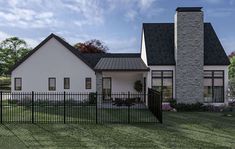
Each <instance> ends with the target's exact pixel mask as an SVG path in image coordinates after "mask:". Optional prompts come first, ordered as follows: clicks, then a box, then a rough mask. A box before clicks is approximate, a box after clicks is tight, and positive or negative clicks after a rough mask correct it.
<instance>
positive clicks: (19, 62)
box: [8, 33, 93, 73]
mask: <svg viewBox="0 0 235 149" xmlns="http://www.w3.org/2000/svg"><path fill="white" fill-rule="evenodd" d="M51 38H55V39H56V40H57V41H58V42H59V43H61V44H62V45H63V46H64V47H66V48H67V49H68V50H69V51H70V52H72V53H73V54H74V55H75V56H77V57H78V58H79V59H81V60H82V61H83V62H84V63H85V64H87V65H88V66H89V67H90V68H93V67H92V65H91V64H89V63H88V62H87V61H86V60H85V59H84V57H82V56H81V52H79V51H78V50H77V49H75V48H74V47H73V46H71V45H70V44H68V43H67V42H66V41H64V40H63V39H62V38H60V37H59V36H56V35H55V34H53V33H52V34H50V35H49V36H48V37H47V38H46V39H44V40H43V41H42V42H41V43H40V44H39V45H37V46H36V47H35V48H34V49H33V50H31V51H30V52H29V53H28V54H27V55H26V56H25V57H23V58H22V59H21V60H19V61H18V62H16V64H15V65H14V66H13V67H12V68H11V69H10V70H9V72H8V73H11V72H12V71H13V70H14V69H16V68H17V67H18V66H19V65H20V64H22V63H23V62H24V61H26V60H27V59H28V58H29V57H30V56H31V55H33V54H34V53H35V52H36V51H37V50H38V49H40V48H41V47H42V46H43V45H44V44H46V43H47V42H48V41H49V40H50V39H51Z"/></svg>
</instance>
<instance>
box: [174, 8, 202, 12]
mask: <svg viewBox="0 0 235 149" xmlns="http://www.w3.org/2000/svg"><path fill="white" fill-rule="evenodd" d="M201 9H202V7H178V8H176V11H178V12H201V11H202V10H201Z"/></svg>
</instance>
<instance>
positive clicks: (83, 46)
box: [74, 39, 109, 53]
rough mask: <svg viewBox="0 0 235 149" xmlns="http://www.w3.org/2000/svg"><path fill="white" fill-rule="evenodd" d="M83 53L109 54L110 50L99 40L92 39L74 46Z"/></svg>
mask: <svg viewBox="0 0 235 149" xmlns="http://www.w3.org/2000/svg"><path fill="white" fill-rule="evenodd" d="M74 47H75V48H76V49H78V50H79V51H80V52H82V53H107V51H108V50H109V49H108V47H107V46H105V45H104V43H103V42H102V41H100V40H97V39H92V40H89V41H86V42H84V43H80V42H79V43H77V44H75V45H74Z"/></svg>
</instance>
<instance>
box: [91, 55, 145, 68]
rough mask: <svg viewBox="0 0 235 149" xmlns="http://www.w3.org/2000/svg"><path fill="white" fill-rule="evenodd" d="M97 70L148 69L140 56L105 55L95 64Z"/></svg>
mask: <svg viewBox="0 0 235 149" xmlns="http://www.w3.org/2000/svg"><path fill="white" fill-rule="evenodd" d="M95 70H102V71H148V70H149V68H148V67H147V66H146V65H145V63H144V62H143V60H142V59H141V58H140V57H131V58H123V57H105V58H101V59H100V61H99V62H98V63H97V65H96V66H95Z"/></svg>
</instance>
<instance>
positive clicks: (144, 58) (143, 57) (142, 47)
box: [141, 30, 148, 65]
mask: <svg viewBox="0 0 235 149" xmlns="http://www.w3.org/2000/svg"><path fill="white" fill-rule="evenodd" d="M141 58H142V60H143V62H144V63H145V64H146V65H148V62H147V55H146V46H145V38H144V30H143V33H142V41H141Z"/></svg>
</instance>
